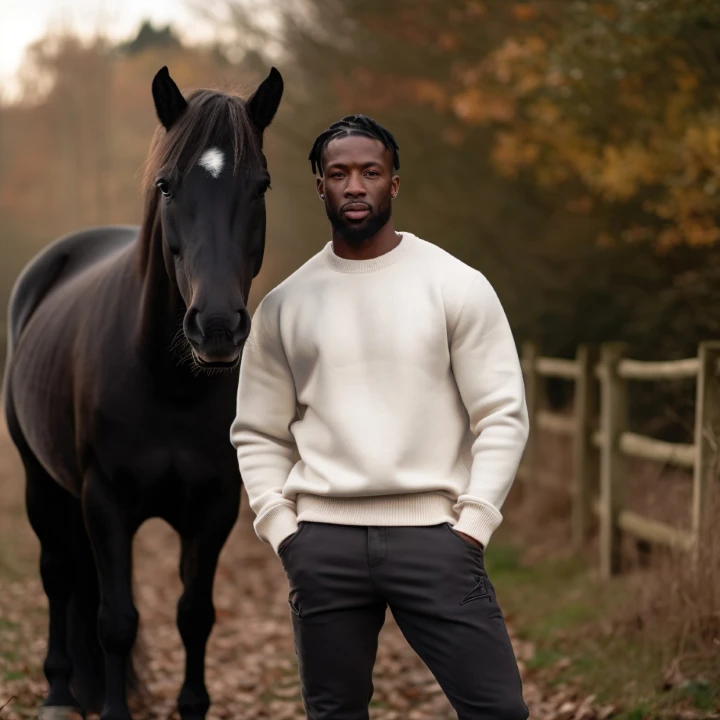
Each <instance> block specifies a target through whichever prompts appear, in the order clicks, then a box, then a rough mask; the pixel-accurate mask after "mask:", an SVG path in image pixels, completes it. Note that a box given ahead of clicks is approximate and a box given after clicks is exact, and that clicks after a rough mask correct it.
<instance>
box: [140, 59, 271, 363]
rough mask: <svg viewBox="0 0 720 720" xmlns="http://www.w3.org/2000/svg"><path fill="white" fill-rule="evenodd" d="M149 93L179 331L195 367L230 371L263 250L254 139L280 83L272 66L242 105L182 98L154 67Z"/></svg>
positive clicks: (245, 329) (211, 96)
mask: <svg viewBox="0 0 720 720" xmlns="http://www.w3.org/2000/svg"><path fill="white" fill-rule="evenodd" d="M152 91H153V98H154V101H155V109H156V112H157V115H158V118H159V119H160V122H161V124H162V126H163V128H164V130H163V129H162V128H160V129H159V131H158V134H157V135H156V141H155V148H154V150H153V152H152V153H151V156H150V161H149V164H148V168H149V173H150V175H149V176H148V177H147V178H146V181H148V184H154V185H155V188H154V189H152V190H151V192H155V193H157V196H156V198H155V199H156V201H157V202H158V203H159V205H160V209H159V214H160V218H161V222H162V238H163V239H162V243H163V257H164V260H165V267H166V269H167V272H168V275H169V276H170V278H171V279H172V281H173V282H174V283H175V284H176V286H177V288H178V290H179V293H180V295H181V296H182V298H183V300H184V303H185V307H186V311H185V315H184V318H183V324H182V330H183V332H184V335H185V338H186V339H187V341H188V343H189V344H190V347H191V352H192V358H193V360H194V362H195V364H196V365H198V366H200V367H202V368H218V367H233V366H234V365H235V364H236V363H237V362H238V360H239V357H240V353H241V350H242V346H243V344H244V342H245V340H246V338H247V336H248V333H249V331H250V315H249V313H248V310H247V300H248V296H249V294H250V285H251V283H252V280H253V278H254V277H255V276H256V275H257V274H258V272H259V271H260V267H261V265H262V259H263V252H264V248H265V200H264V195H265V191H266V190H267V189H268V187H269V186H270V175H269V173H268V171H267V163H266V161H265V156H264V154H263V152H262V139H263V133H264V131H265V128H266V127H267V126H268V125H269V124H270V123H271V122H272V120H273V118H274V116H275V113H276V111H277V108H278V105H279V104H280V98H281V96H282V92H283V81H282V77H281V76H280V73H279V72H278V71H277V70H276V69H275V68H273V69H272V70H271V71H270V74H269V75H268V77H267V78H266V79H265V80H264V81H263V82H262V83H261V84H260V86H259V87H258V88H257V90H256V91H255V92H254V93H253V95H252V96H251V97H250V98H249V99H248V100H242V99H241V98H239V97H236V96H234V95H229V94H225V93H221V92H217V91H214V90H197V91H195V92H193V93H192V94H190V95H189V96H188V98H187V100H186V99H185V98H184V97H183V95H182V93H181V92H180V90H179V89H178V87H177V85H176V84H175V83H174V82H173V80H172V78H171V77H170V75H169V73H168V71H167V68H162V69H161V70H160V71H159V72H158V73H157V75H156V76H155V78H154V80H153V85H152Z"/></svg>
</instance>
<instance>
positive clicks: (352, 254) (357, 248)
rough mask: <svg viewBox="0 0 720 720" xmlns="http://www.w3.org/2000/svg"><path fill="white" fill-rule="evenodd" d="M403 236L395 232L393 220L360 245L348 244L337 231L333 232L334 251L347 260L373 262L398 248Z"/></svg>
mask: <svg viewBox="0 0 720 720" xmlns="http://www.w3.org/2000/svg"><path fill="white" fill-rule="evenodd" d="M401 240H402V236H401V235H399V234H398V233H396V232H395V228H394V227H393V224H392V220H390V221H388V222H387V223H386V224H385V225H383V226H382V227H381V228H380V230H378V231H377V232H376V233H375V234H374V235H373V236H372V237H370V238H368V239H367V240H365V241H364V242H363V243H362V244H360V245H354V244H350V243H348V241H347V240H345V238H343V237H342V235H340V234H339V233H338V232H337V231H336V230H333V232H332V241H333V250H334V251H335V254H336V255H337V256H338V257H341V258H345V259H346V260H372V259H373V258H376V257H380V256H381V255H384V254H385V253H388V252H390V251H391V250H393V249H394V248H396V247H397V246H398V245H399V244H400V241H401Z"/></svg>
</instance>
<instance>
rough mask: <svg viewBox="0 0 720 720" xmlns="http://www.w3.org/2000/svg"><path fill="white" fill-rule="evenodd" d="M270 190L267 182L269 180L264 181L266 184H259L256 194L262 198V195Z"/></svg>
mask: <svg viewBox="0 0 720 720" xmlns="http://www.w3.org/2000/svg"><path fill="white" fill-rule="evenodd" d="M270 189H271V188H270V181H269V180H268V181H266V182H264V183H261V184H260V185H259V186H258V191H257V192H258V195H259V196H260V197H263V195H265V193H266V192H267V191H268V190H270Z"/></svg>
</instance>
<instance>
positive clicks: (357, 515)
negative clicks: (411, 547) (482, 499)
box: [296, 493, 457, 526]
mask: <svg viewBox="0 0 720 720" xmlns="http://www.w3.org/2000/svg"><path fill="white" fill-rule="evenodd" d="M296 505H297V516H298V522H300V521H303V520H304V521H307V522H326V523H335V524H338V525H368V526H378V525H395V526H397V525H437V524H439V523H442V522H449V523H455V522H456V521H457V515H455V513H454V512H453V509H452V508H453V501H452V500H451V499H450V498H448V497H446V496H445V495H440V494H437V493H408V494H403V495H381V496H377V495H374V496H371V497H353V498H338V497H323V496H321V495H303V494H299V495H298V496H297V498H296Z"/></svg>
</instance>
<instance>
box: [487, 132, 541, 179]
mask: <svg viewBox="0 0 720 720" xmlns="http://www.w3.org/2000/svg"><path fill="white" fill-rule="evenodd" d="M539 152H540V148H539V146H538V145H537V144H535V143H532V142H528V141H525V140H523V139H522V137H520V136H519V135H517V134H515V133H512V132H499V133H497V135H496V136H495V145H494V147H493V149H492V152H491V154H490V159H491V160H492V162H493V163H494V165H495V167H496V168H497V170H498V171H499V172H500V173H501V174H502V175H505V176H506V177H515V176H517V174H518V172H519V171H520V169H522V168H524V167H528V166H529V165H532V164H533V163H534V162H535V161H536V160H537V159H538V155H539Z"/></svg>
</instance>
